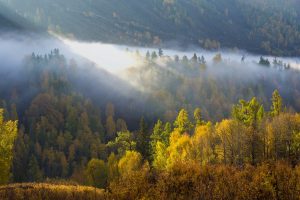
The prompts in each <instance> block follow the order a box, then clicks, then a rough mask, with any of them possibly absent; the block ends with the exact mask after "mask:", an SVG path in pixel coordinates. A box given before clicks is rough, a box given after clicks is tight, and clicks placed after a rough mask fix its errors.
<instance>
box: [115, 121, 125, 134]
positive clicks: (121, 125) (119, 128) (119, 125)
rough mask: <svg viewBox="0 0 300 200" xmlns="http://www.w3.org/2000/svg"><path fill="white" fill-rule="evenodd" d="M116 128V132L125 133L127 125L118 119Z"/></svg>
mask: <svg viewBox="0 0 300 200" xmlns="http://www.w3.org/2000/svg"><path fill="white" fill-rule="evenodd" d="M116 128H117V131H118V132H120V131H121V132H125V131H127V124H126V122H125V121H124V120H123V119H118V120H117V127H116Z"/></svg>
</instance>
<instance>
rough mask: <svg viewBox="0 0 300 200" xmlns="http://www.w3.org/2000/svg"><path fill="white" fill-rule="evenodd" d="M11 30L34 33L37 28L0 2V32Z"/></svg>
mask: <svg viewBox="0 0 300 200" xmlns="http://www.w3.org/2000/svg"><path fill="white" fill-rule="evenodd" d="M12 30H14V31H16V30H18V31H29V30H35V31H36V30H38V28H37V26H35V25H34V24H33V23H31V22H29V21H27V20H26V19H24V18H23V17H21V16H20V15H18V14H17V13H15V12H13V11H12V10H10V9H9V8H8V7H7V6H5V5H4V4H3V3H1V2H0V32H3V31H12Z"/></svg>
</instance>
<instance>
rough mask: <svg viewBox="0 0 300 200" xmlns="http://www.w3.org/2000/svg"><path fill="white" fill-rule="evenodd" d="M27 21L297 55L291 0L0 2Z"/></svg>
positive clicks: (98, 36)
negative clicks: (249, 0)
mask: <svg viewBox="0 0 300 200" xmlns="http://www.w3.org/2000/svg"><path fill="white" fill-rule="evenodd" d="M2 1H3V2H6V3H7V5H8V6H9V7H10V8H11V9H12V10H14V11H16V12H17V13H18V14H20V15H22V16H23V17H26V18H27V19H28V20H30V21H32V22H34V23H35V24H38V25H39V26H43V27H44V28H48V29H51V30H54V31H56V32H59V33H64V34H65V35H68V36H71V37H75V38H77V39H82V40H89V41H91V40H93V41H95V40H97V41H103V42H112V43H122V44H134V45H155V46H168V45H169V46H170V45H174V44H176V45H180V46H182V47H187V46H189V45H194V46H201V47H204V48H207V49H218V48H220V47H224V48H235V47H237V48H240V49H246V50H248V51H251V52H255V53H261V54H272V55H288V56H296V55H299V54H300V52H299V46H300V43H299V41H300V25H299V23H298V22H299V20H300V18H299V16H300V15H299V14H300V8H299V4H298V3H297V1H295V0H288V1H283V0H275V1H271V0H264V1H251V2H248V1H245V0H210V1H208V0H186V1H183V0H147V1H139V0H130V1H125V0H111V1H107V0H100V1H81V0H72V1H71V0H66V1H60V0H53V1H45V0H43V1H39V0H30V1H26V3H25V2H24V1H21V0H9V1H7V0H5V1H4V0H2Z"/></svg>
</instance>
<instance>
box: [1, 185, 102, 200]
mask: <svg viewBox="0 0 300 200" xmlns="http://www.w3.org/2000/svg"><path fill="white" fill-rule="evenodd" d="M0 199H1V200H75V199H76V200H94V199H95V200H96V199H97V200H98V199H99V200H101V199H105V192H104V190H101V189H96V188H93V187H87V186H79V185H58V184H49V183H20V184H10V185H5V186H0Z"/></svg>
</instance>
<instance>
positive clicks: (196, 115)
mask: <svg viewBox="0 0 300 200" xmlns="http://www.w3.org/2000/svg"><path fill="white" fill-rule="evenodd" d="M194 120H195V125H196V126H199V125H202V124H203V123H204V122H203V121H202V116H201V110H200V108H196V109H195V111H194Z"/></svg>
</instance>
